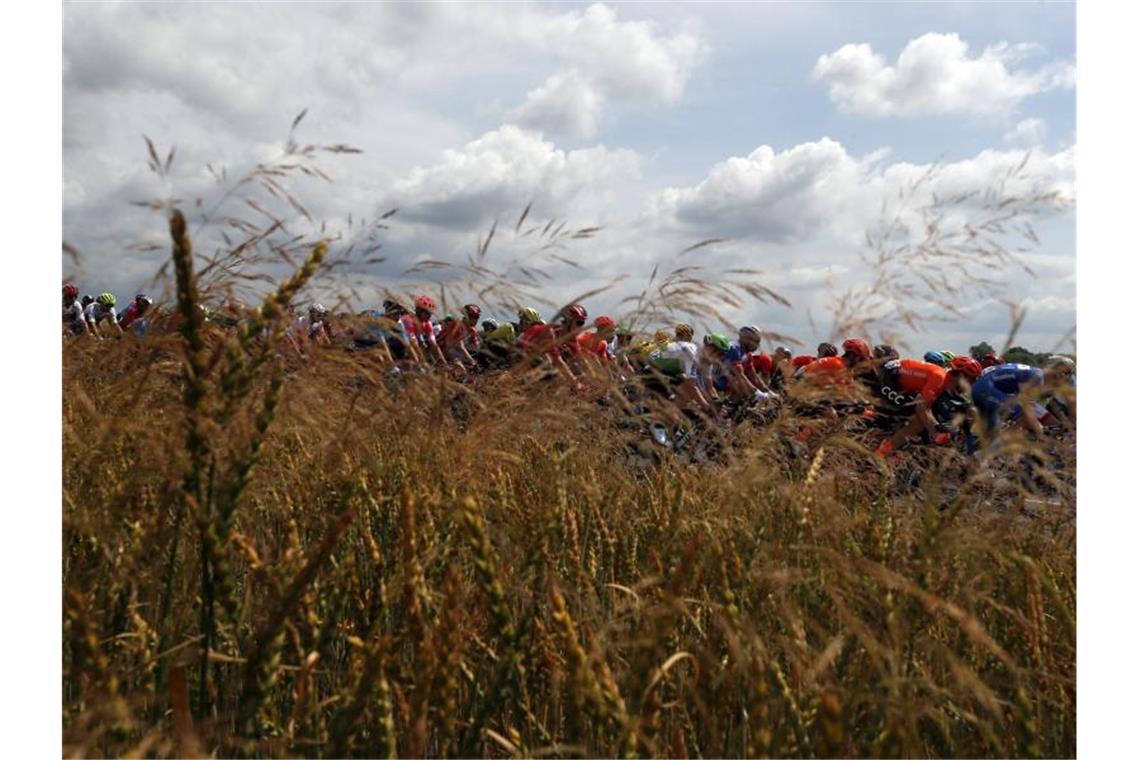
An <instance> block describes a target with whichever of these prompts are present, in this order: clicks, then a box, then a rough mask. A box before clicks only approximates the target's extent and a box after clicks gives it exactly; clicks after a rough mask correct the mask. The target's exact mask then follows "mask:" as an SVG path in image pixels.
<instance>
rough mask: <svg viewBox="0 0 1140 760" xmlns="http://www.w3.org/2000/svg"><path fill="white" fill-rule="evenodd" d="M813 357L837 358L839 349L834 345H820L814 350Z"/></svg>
mask: <svg viewBox="0 0 1140 760" xmlns="http://www.w3.org/2000/svg"><path fill="white" fill-rule="evenodd" d="M815 355H816V356H818V357H819V358H820V359H822V358H823V357H825V356H839V349H838V348H836V347H835V344H834V343H820V344H819V346H817V347H816V349H815Z"/></svg>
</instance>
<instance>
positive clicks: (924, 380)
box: [898, 359, 950, 404]
mask: <svg viewBox="0 0 1140 760" xmlns="http://www.w3.org/2000/svg"><path fill="white" fill-rule="evenodd" d="M949 382H950V373H949V372H947V371H946V370H944V369H942V368H941V367H939V366H938V365H937V364H930V363H928V362H924V361H919V360H918V359H902V360H901V361H899V373H898V390H900V391H902V392H903V393H917V394H919V395H920V396H922V397H923V398H924V399H926V403H927V404H933V403H934V401H935V400H936V399H937V398H938V397H939V396H941V395H942V392H943V391H945V390H946V386H947V385H948V384H949Z"/></svg>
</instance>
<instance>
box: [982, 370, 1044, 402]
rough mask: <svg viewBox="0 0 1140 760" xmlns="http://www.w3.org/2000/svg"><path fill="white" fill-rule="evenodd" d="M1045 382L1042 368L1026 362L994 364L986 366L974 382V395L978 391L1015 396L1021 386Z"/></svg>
mask: <svg viewBox="0 0 1140 760" xmlns="http://www.w3.org/2000/svg"><path fill="white" fill-rule="evenodd" d="M1043 382H1045V372H1044V370H1041V369H1038V368H1037V367H1030V366H1029V365H1028V364H1013V363H1009V364H995V365H994V366H992V367H987V368H986V369H985V370H984V371H983V372H982V376H981V377H979V378H978V381H977V382H976V383H974V389H973V392H974V395H978V393H979V391H980V392H982V393H984V394H985V395H987V396H992V395H1002V396H1016V395H1017V394H1018V393H1020V392H1021V389H1022V387H1029V386H1033V385H1040V384H1041V383H1043Z"/></svg>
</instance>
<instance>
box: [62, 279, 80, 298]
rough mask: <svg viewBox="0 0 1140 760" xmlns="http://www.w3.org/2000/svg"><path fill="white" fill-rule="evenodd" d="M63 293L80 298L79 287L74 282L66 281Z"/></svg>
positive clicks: (69, 296)
mask: <svg viewBox="0 0 1140 760" xmlns="http://www.w3.org/2000/svg"><path fill="white" fill-rule="evenodd" d="M63 294H64V295H65V296H67V297H68V298H78V297H79V288H78V287H77V286H76V285H75V284H74V283H70V282H69V283H66V284H65V285H64V286H63Z"/></svg>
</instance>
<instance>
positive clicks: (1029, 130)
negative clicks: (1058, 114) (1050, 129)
mask: <svg viewBox="0 0 1140 760" xmlns="http://www.w3.org/2000/svg"><path fill="white" fill-rule="evenodd" d="M1045 132H1046V127H1045V122H1044V121H1042V120H1041V119H1036V118H1032V119H1022V120H1021V121H1019V122H1017V124H1016V125H1015V126H1014V127H1013V129H1010V130H1009V131H1007V132H1006V133H1005V135H1003V138H1002V139H1004V140H1005V141H1006V142H1008V143H1014V144H1015V145H1023V146H1025V147H1028V148H1035V147H1037V146H1039V145H1041V144H1043V143H1044V142H1045Z"/></svg>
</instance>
